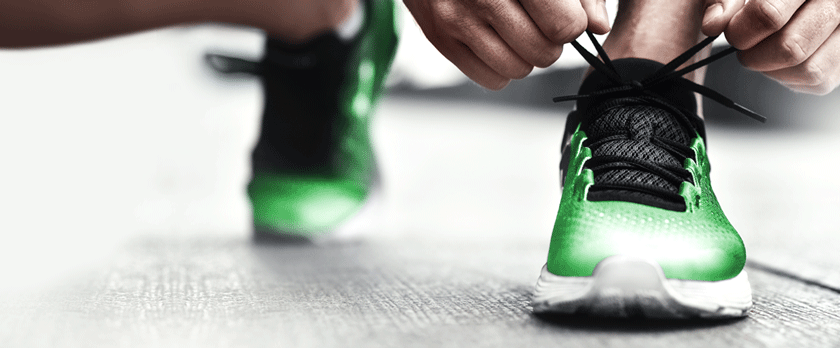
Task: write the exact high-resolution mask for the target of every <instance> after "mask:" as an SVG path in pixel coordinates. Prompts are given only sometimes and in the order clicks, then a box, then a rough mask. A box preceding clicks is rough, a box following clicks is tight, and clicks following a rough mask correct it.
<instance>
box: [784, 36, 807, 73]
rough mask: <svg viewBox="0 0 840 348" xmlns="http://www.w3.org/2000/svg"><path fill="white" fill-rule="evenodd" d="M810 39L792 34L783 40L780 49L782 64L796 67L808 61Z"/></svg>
mask: <svg viewBox="0 0 840 348" xmlns="http://www.w3.org/2000/svg"><path fill="white" fill-rule="evenodd" d="M808 46H809V42H808V39H806V38H805V37H804V36H802V35H798V34H792V35H788V36H786V37H784V38H782V40H781V44H780V45H779V47H778V49H779V52H780V54H781V58H782V63H784V64H785V66H794V65H797V64H799V63H802V62H804V61H805V60H806V59H808V49H807V47H808Z"/></svg>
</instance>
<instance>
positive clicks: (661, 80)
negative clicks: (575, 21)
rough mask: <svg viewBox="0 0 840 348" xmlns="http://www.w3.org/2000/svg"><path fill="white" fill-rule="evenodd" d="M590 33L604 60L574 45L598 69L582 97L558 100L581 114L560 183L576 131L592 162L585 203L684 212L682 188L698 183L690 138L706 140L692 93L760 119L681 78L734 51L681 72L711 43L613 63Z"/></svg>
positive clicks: (574, 118) (564, 163) (571, 125)
mask: <svg viewBox="0 0 840 348" xmlns="http://www.w3.org/2000/svg"><path fill="white" fill-rule="evenodd" d="M587 34H588V35H589V37H590V39H592V41H593V43H594V44H595V45H596V48H597V49H598V52H599V53H600V55H601V57H602V59H603V60H598V59H597V58H595V57H594V56H593V55H591V54H589V52H586V50H584V49H583V48H582V47H581V46H580V45H579V44H577V43H576V42H575V43H574V46H575V48H576V49H578V51H580V52H581V54H582V55H583V56H584V58H586V60H587V61H588V62H589V63H590V64H592V66H593V67H594V68H595V70H594V71H593V72H592V74H591V75H590V76H588V77H587V78H586V79H585V80H584V82H583V83H582V84H581V88H580V91H579V93H578V95H575V96H568V97H558V98H555V101H566V100H577V109H576V110H575V111H573V112H572V113H571V114H569V117H568V119H567V121H566V132H565V134H564V141H563V144H564V148H563V155H562V159H561V163H560V170H561V180H565V169H566V168H567V167H568V164H569V163H568V161H569V160H568V158H569V148H568V143H569V139H570V138H571V135H572V134H573V133H574V132H575V131H576V129H577V128H578V126H579V127H580V130H582V131H583V132H584V133H585V134H586V136H587V139H586V141H585V142H584V145H585V146H586V147H588V148H589V149H590V150H591V151H592V157H591V158H590V159H589V160H587V161H586V162H585V163H584V168H586V169H590V170H592V172H593V174H594V183H593V185H592V186H591V187H590V188H589V190H588V193H587V199H588V200H590V201H626V202H633V203H640V204H645V205H648V206H653V207H659V208H663V209H668V210H674V211H685V209H686V205H685V200H684V199H683V197H682V196H681V195H680V194H679V190H680V186H681V185H682V183H683V182H688V183H693V178H692V175H691V173H690V172H689V171H688V170H686V169H685V168H684V162H685V160H686V159H688V158H692V159H694V160H696V158H694V156H695V154H694V151H693V150H692V149H691V147H690V146H691V143H692V141H694V139H695V138H696V137H697V136H700V137H701V138H702V139H703V140H704V141H705V127H704V125H703V120H702V118H700V117H699V116H698V115H697V102H696V98H695V95H694V92H698V93H700V94H702V95H704V96H708V97H710V98H712V99H713V100H715V101H718V102H720V103H722V104H724V105H726V106H728V107H731V108H733V109H736V110H738V111H740V112H742V113H744V114H746V115H748V116H751V117H754V118H756V119H759V120H763V117H762V116H760V115H757V114H755V113H754V112H752V111H750V110H748V109H746V108H744V107H742V106H740V105H737V104H735V103H734V102H732V101H731V100H729V99H727V98H725V97H724V96H722V95H720V94H718V93H717V92H714V91H712V90H710V89H708V88H706V87H703V86H701V85H698V84H696V83H694V82H691V81H689V80H686V79H684V78H682V77H681V76H682V75H684V74H686V73H688V72H690V71H693V70H695V69H697V68H699V67H702V66H703V65H706V64H708V63H710V62H712V61H714V60H716V59H719V58H720V57H722V56H724V55H725V54H728V53H731V52H734V49H730V50H726V51H724V52H722V53H721V54H717V55H715V56H712V57H709V58H707V59H704V60H701V61H700V62H698V63H695V64H692V65H689V66H688V67H687V68H684V69H682V70H676V68H677V67H678V66H679V65H681V64H683V63H685V62H686V61H688V60H689V59H690V58H691V56H693V55H694V54H696V52H698V51H699V50H700V49H702V48H703V47H704V46H706V45H708V44H710V43H711V42H712V40H714V38H708V39H706V40H704V41H703V42H701V43H700V44H698V45H696V46H695V47H692V48H691V49H689V50H688V51H687V52H686V53H684V54H682V55H680V57H677V58H676V59H674V61H672V62H670V63H668V64H661V63H658V62H655V61H651V60H646V59H637V58H629V59H620V60H616V61H611V60H609V58H608V57H607V55H606V52H604V51H603V49H602V48H601V47H600V45H599V44H598V43H597V41H595V39H594V36H592V35H591V33H587ZM561 182H562V181H561Z"/></svg>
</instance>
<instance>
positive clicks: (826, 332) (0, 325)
mask: <svg viewBox="0 0 840 348" xmlns="http://www.w3.org/2000/svg"><path fill="white" fill-rule="evenodd" d="M149 35H151V36H140V37H135V38H132V39H131V40H133V41H119V40H117V41H116V42H113V43H111V44H110V45H112V46H115V47H116V48H114V47H112V46H109V48H108V49H109V52H112V53H113V55H112V56H110V57H109V58H108V59H102V58H101V57H100V58H97V57H99V56H98V55H97V54H98V53H97V52H96V49H97V47H98V46H94V47H93V48H91V49H92V50H93V51H94V52H93V53H90V52H89V51H85V52H87V53H85V52H82V53H78V52H77V51H61V50H58V51H55V52H53V51H50V52H38V53H37V54H36V53H30V52H16V53H15V54H3V55H0V66H2V70H0V71H2V74H4V76H6V77H7V79H8V81H14V83H0V95H3V96H4V99H3V101H2V102H0V115H2V119H3V123H4V126H3V127H0V158H3V159H4V165H3V170H2V171H0V178H2V180H0V193H2V195H0V197H2V198H0V208H2V210H3V211H4V212H5V213H4V214H3V219H0V230H2V233H0V274H2V279H3V281H2V283H0V347H117V346H119V347H184V346H194V347H232V346H233V347H252V346H253V347H264V346H277V347H288V346H293V347H298V346H299V347H396V346H399V347H403V346H407V347H441V346H444V347H449V346H452V347H463V346H469V347H518V346H522V347H526V346H527V347H540V346H557V345H563V346H569V347H598V346H605V347H625V346H632V347H671V346H692V347H710V346H711V347H718V346H743V347H791V346H797V347H799V346H819V347H832V346H840V271H838V270H840V257H838V256H837V254H838V253H837V249H838V247H840V227H838V223H837V221H836V220H834V219H837V218H838V212H840V181H838V180H836V177H837V173H838V169H840V167H839V166H838V165H837V161H836V158H837V155H836V154H837V152H838V150H840V138H838V136H837V134H840V119H838V118H837V117H836V116H837V115H836V111H833V110H836V108H832V107H823V108H822V109H820V108H816V109H815V108H814V107H813V106H812V105H802V106H801V107H800V108H798V109H797V108H793V109H791V107H790V106H788V109H785V110H794V111H796V110H800V111H799V112H801V113H803V115H801V117H800V115H792V114H789V112H788V111H786V114H785V115H782V116H778V115H772V114H768V116H769V117H770V118H771V123H770V124H769V125H767V126H762V125H759V124H755V125H752V124H748V125H747V126H744V125H738V126H731V125H722V124H719V123H718V124H715V123H713V124H712V125H710V127H709V130H708V133H709V139H708V141H709V154H710V158H711V161H712V167H713V173H712V175H713V177H712V180H713V183H714V187H715V190H716V193H717V195H718V197H719V198H720V200H721V202H722V204H723V207H724V210H725V211H726V212H727V214H728V216H729V217H730V219H731V220H732V222H733V224H734V225H735V226H736V228H738V230H739V231H740V232H741V233H742V235H743V237H744V239H745V241H746V243H747V250H748V257H749V262H750V263H749V265H748V272H749V277H750V281H751V283H752V286H753V291H754V300H755V306H754V308H753V310H752V311H751V312H750V315H749V316H748V317H747V318H745V319H742V320H734V321H724V322H704V321H677V322H656V321H612V320H599V319H584V318H574V319H563V318H537V317H535V316H533V315H532V314H531V309H530V307H529V301H530V297H531V292H532V289H533V284H534V282H535V280H536V278H537V276H538V274H539V269H540V267H541V266H542V264H543V263H544V262H545V256H546V252H547V249H548V240H549V237H550V230H551V226H552V224H553V219H554V214H555V213H556V208H557V203H558V200H559V192H558V190H559V185H558V182H557V175H558V173H557V163H558V162H559V153H558V152H559V150H558V145H559V142H560V134H561V131H562V127H563V122H564V120H565V114H566V113H567V112H568V109H564V108H563V107H562V106H560V107H557V108H547V107H522V106H521V105H516V104H509V103H507V104H506V103H500V102H498V100H497V102H495V103H493V102H486V101H481V100H482V98H483V99H484V100H486V99H498V98H495V97H494V95H493V94H491V93H489V92H477V93H478V95H479V97H477V98H464V99H463V100H453V99H452V98H448V99H447V98H441V97H436V96H434V95H430V94H423V93H419V94H411V93H398V94H394V95H392V96H390V97H388V98H386V99H385V101H384V102H383V104H382V105H381V107H380V109H379V112H378V115H377V118H376V121H375V123H374V128H373V134H374V138H375V141H376V147H377V153H378V157H379V160H380V163H381V164H382V171H383V177H384V178H385V180H386V181H385V188H386V190H385V193H384V195H383V200H382V204H381V205H380V206H379V209H378V210H374V211H373V212H372V213H371V216H374V217H376V219H374V221H375V222H376V223H375V224H370V225H362V226H361V227H359V228H357V229H356V231H355V232H357V233H356V234H355V235H351V236H349V237H346V236H345V237H342V238H336V239H332V240H325V241H322V242H320V243H317V244H278V243H272V242H267V241H261V242H255V241H253V240H252V239H251V237H250V227H249V223H250V221H249V216H248V214H249V210H248V209H249V208H248V205H247V200H246V197H245V195H244V190H243V187H244V186H243V185H244V184H245V183H246V180H247V177H248V171H247V165H248V151H249V149H250V147H251V144H252V143H253V141H254V139H255V136H256V132H257V124H258V119H257V117H258V113H259V102H260V97H259V85H258V84H257V83H256V82H255V81H253V80H248V79H236V80H221V79H219V77H218V76H214V75H213V74H210V73H209V71H207V70H206V69H205V67H203V66H202V65H201V64H200V55H201V52H203V50H205V49H206V47H205V46H203V45H200V44H196V45H195V46H184V45H182V44H178V45H176V44H174V43H182V42H194V41H195V40H192V41H190V40H182V39H180V38H177V39H172V40H170V41H171V42H173V44H172V45H170V46H166V45H161V44H160V42H161V40H159V39H160V38H158V37H154V35H164V34H160V33H157V34H149ZM166 35H174V34H171V33H170V34H166ZM183 35H191V34H189V33H187V34H183ZM152 39H155V40H152ZM191 39H195V38H191ZM199 39H200V37H199ZM144 40H146V41H144ZM167 40H168V39H167ZM147 41H148V42H147ZM163 41H164V42H169V41H166V40H163ZM126 42H128V43H126ZM199 42H200V40H199ZM129 43H130V44H129ZM120 45H122V46H120ZM44 54H47V55H49V54H55V55H60V56H61V57H63V58H62V59H60V60H49V63H45V64H42V65H32V64H24V63H25V62H30V61H31V60H33V59H42V58H39V57H43V55H44ZM134 55H143V57H144V59H143V60H137V59H135V58H134ZM173 57H181V58H177V59H176V58H173ZM184 57H188V58H184ZM189 57H192V58H189ZM92 59H93V61H92V62H91V60H92ZM95 59H100V60H98V61H97V60H95ZM144 62H146V63H149V64H151V63H154V64H155V65H154V66H155V67H156V68H155V69H148V68H144V67H143V65H142V64H143V63H144ZM129 63H130V64H129ZM50 74H57V75H58V76H60V77H61V78H51V77H50V76H52V75H50ZM130 82H131V83H130ZM471 93H475V92H471ZM45 96H48V97H45ZM836 97H837V95H836V94H834V95H833V96H828V97H825V98H829V99H822V100H831V99H830V98H834V99H835V100H836ZM796 100H799V99H796ZM802 100H805V101H803V103H805V102H808V101H810V100H812V99H807V98H803V99H802ZM739 102H741V103H742V104H745V105H747V106H751V105H750V101H749V100H747V101H743V100H739ZM820 105H829V106H831V103H825V102H823V104H820ZM771 109H772V108H771ZM806 110H807V114H805V113H806ZM774 116H776V120H777V123H776V124H775V125H774V124H773V117H774ZM791 118H794V120H793V121H792V120H791ZM779 124H781V125H783V126H779ZM350 232H354V231H350Z"/></svg>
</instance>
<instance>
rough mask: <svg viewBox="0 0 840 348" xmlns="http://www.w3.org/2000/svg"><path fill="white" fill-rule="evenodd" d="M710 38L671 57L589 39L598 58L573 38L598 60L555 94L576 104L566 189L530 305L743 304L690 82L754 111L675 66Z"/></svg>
mask: <svg viewBox="0 0 840 348" xmlns="http://www.w3.org/2000/svg"><path fill="white" fill-rule="evenodd" d="M590 37H591V35H590ZM592 39H593V41H594V38H592ZM711 40H713V38H710V39H709V40H706V41H704V42H702V43H700V44H698V45H697V46H695V47H694V48H693V49H691V50H689V51H688V52H687V53H686V54H684V55H682V56H681V57H679V58H677V59H675V61H673V62H671V63H669V64H667V65H663V64H660V63H658V62H654V61H650V60H644V59H621V60H616V61H610V60H609V58H608V57H607V56H606V54H605V53H604V52H603V50H601V49H600V46H597V42H595V44H596V47H598V48H599V53H600V55H601V57H603V61H601V60H598V59H597V58H595V57H594V56H592V55H591V54H588V52H585V50H583V49H581V48H580V46H579V45H577V44H575V47H576V48H578V49H579V50H581V51H582V52H581V54H583V55H584V56H585V57H586V58H587V60H588V61H589V62H590V64H592V65H593V67H594V68H595V71H594V72H593V73H592V74H591V75H590V76H589V77H587V78H586V80H585V81H584V82H583V84H582V86H581V89H580V92H579V94H578V95H577V96H571V97H561V98H558V99H559V100H561V101H562V100H571V99H577V100H578V105H577V109H576V111H573V112H572V113H571V114H570V115H569V118H568V120H567V123H566V134H565V139H564V149H563V155H562V156H563V159H562V162H561V177H562V178H563V179H562V180H563V192H562V197H561V200H560V207H559V209H558V212H557V219H556V222H555V225H554V231H553V233H552V237H551V244H550V247H549V253H548V261H547V263H546V265H545V267H544V268H543V270H542V273H541V275H540V279H539V281H538V282H537V287H536V293H535V295H534V299H533V308H534V312H536V313H561V314H575V313H584V314H589V315H598V316H618V317H627V316H644V317H654V318H685V317H708V318H726V317H739V316H744V315H746V314H747V311H748V310H749V308H750V307H751V305H752V296H751V291H750V285H749V281H748V279H747V276H746V273H745V271H744V265H745V262H746V252H745V249H744V244H743V242H742V241H741V238H740V236H739V235H738V233H737V232H736V231H735V229H734V228H733V227H732V225H731V224H730V223H729V221H728V220H727V218H726V216H725V215H724V214H723V211H722V210H721V208H720V205H719V204H718V201H717V198H716V197H715V194H714V192H713V191H712V187H711V183H710V181H709V173H710V166H709V159H708V157H707V155H706V142H705V130H704V125H703V120H702V119H701V118H700V117H699V116H697V114H696V112H697V105H696V101H695V96H694V93H693V92H699V93H701V94H703V95H705V96H709V97H710V98H712V99H714V100H716V101H719V102H721V103H723V104H724V105H729V106H732V105H735V106H734V107H733V108H735V109H737V110H739V111H741V112H743V113H745V114H747V115H750V116H754V117H757V118H761V116H758V115H755V114H754V113H753V112H751V111H749V110H746V109H744V108H743V107H740V106H737V104H734V103H732V102H731V101H729V100H728V99H726V98H725V97H723V96H721V95H720V94H717V93H716V92H714V91H711V90H708V89H707V88H705V87H703V86H699V85H697V84H695V83H693V82H691V81H688V80H686V79H684V78H682V77H681V76H682V75H683V74H685V73H687V72H688V71H690V70H682V71H676V72H675V70H676V69H675V68H676V67H678V66H680V65H682V64H683V63H684V62H685V61H687V60H688V59H690V58H691V56H693V55H694V54H695V53H696V52H697V51H698V50H699V49H701V48H702V47H704V46H705V45H707V44H709V43H711ZM728 52H731V50H729V51H728ZM725 53H726V52H724V54H725ZM722 56H723V54H721V55H716V56H714V57H712V59H709V60H707V61H703V62H701V63H700V64H698V65H695V66H691V69H694V68H696V67H699V66H702V65H705V64H708V63H709V62H711V61H712V60H714V59H717V58H720V57H722Z"/></svg>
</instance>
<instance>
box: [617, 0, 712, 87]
mask: <svg viewBox="0 0 840 348" xmlns="http://www.w3.org/2000/svg"><path fill="white" fill-rule="evenodd" d="M619 6H620V8H619V11H618V15H617V16H616V19H615V23H614V24H613V29H612V31H611V32H610V35H609V36H608V37H607V39H606V40H605V41H604V50H605V51H606V52H607V55H609V57H610V58H611V59H620V58H643V59H649V60H653V61H656V62H660V63H663V64H665V63H668V62H669V61H671V60H672V59H674V58H676V57H677V56H678V55H680V54H682V53H683V52H685V51H686V50H687V49H689V48H690V47H692V46H694V45H695V44H697V43H698V42H700V40H701V39H702V37H703V36H702V34H701V33H700V26H701V21H702V17H703V3H702V1H672V0H640V1H622V2H620V3H619ZM708 54H709V50H704V51H703V52H701V53H700V54H698V55H697V56H696V57H695V58H694V59H692V60H691V61H689V62H687V63H686V65H687V64H691V63H693V62H696V61H698V60H699V59H702V58H705V57H706V56H708ZM686 78H688V79H690V80H694V81H695V82H698V83H702V79H703V72H702V71H700V72H695V73H692V74H689V75H687V76H686ZM698 80H699V81H698Z"/></svg>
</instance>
